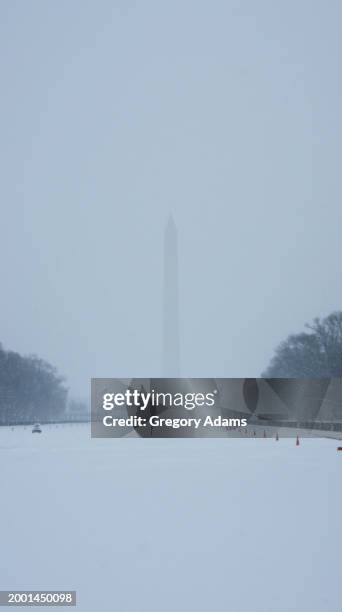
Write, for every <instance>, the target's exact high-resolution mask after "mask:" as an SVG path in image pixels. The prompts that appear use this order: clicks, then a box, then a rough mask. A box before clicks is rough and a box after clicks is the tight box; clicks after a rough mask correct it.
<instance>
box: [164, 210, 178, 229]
mask: <svg viewBox="0 0 342 612" xmlns="http://www.w3.org/2000/svg"><path fill="white" fill-rule="evenodd" d="M166 227H172V228H174V229H176V223H175V219H174V216H173V214H172V213H170V214H169V217H168V220H167V224H166Z"/></svg>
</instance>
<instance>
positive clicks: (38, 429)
mask: <svg viewBox="0 0 342 612" xmlns="http://www.w3.org/2000/svg"><path fill="white" fill-rule="evenodd" d="M32 433H42V430H41V427H40V424H39V423H35V424H34V425H33V427H32Z"/></svg>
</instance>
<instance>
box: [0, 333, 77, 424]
mask: <svg viewBox="0 0 342 612" xmlns="http://www.w3.org/2000/svg"><path fill="white" fill-rule="evenodd" d="M67 393H68V391H67V389H66V387H65V385H64V380H63V378H62V377H61V376H60V375H59V374H58V373H57V371H56V369H55V368H54V367H53V366H52V365H50V364H49V363H48V362H46V361H44V360H43V359H39V357H36V356H35V355H30V356H27V357H23V356H22V355H19V353H15V352H13V351H6V350H4V349H3V347H2V346H1V345H0V423H1V424H12V423H32V422H34V421H53V420H54V419H60V418H61V417H62V415H63V413H64V412H65V409H66V401H67Z"/></svg>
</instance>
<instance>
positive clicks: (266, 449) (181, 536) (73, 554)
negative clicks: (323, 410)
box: [0, 425, 342, 612]
mask: <svg viewBox="0 0 342 612" xmlns="http://www.w3.org/2000/svg"><path fill="white" fill-rule="evenodd" d="M337 444H338V443H337V442H336V440H324V439H321V440H320V439H305V440H302V441H301V444H300V446H299V447H296V446H295V441H294V440H293V439H280V440H279V442H276V441H275V440H274V439H266V440H264V439H251V438H248V439H216V440H215V439H211V440H203V439H197V440H196V439H195V440H184V439H183V440H167V439H164V440H157V439H155V440H142V439H109V440H91V439H90V433H89V425H64V426H61V425H59V426H58V427H56V426H45V427H44V428H43V433H42V434H41V435H39V434H37V435H32V434H31V430H30V429H24V428H15V429H14V431H12V430H11V428H0V455H1V470H0V484H1V488H0V491H1V527H2V529H1V531H2V534H1V566H0V581H1V585H0V588H1V589H6V590H8V589H13V590H14V589H20V590H23V589H32V590H33V589H35V590H45V589H51V590H59V589H76V590H77V597H78V604H77V608H76V609H79V610H80V611H82V612H107V611H113V612H145V611H146V612H157V611H158V612H169V611H170V612H171V611H172V612H175V611H181V612H183V611H184V612H204V611H205V612H209V611H214V612H221V611H222V612H223V611H224V612H227V611H231V612H247V611H252V612H306V611H307V612H323V611H324V612H341V609H342V608H341V606H342V594H341V590H340V582H341V577H342V576H341V574H342V570H341V559H340V556H341V555H340V551H341V536H342V528H341V511H342V487H341V474H342V453H339V452H337V451H336V447H337ZM4 609H5V608H4Z"/></svg>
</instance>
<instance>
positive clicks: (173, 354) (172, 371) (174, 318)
mask: <svg viewBox="0 0 342 612" xmlns="http://www.w3.org/2000/svg"><path fill="white" fill-rule="evenodd" d="M163 283H164V286H163V345H162V359H163V366H162V368H163V369H162V376H163V377H165V378H166V377H171V378H178V377H179V376H180V346H179V344H180V343H179V287H178V235H177V228H176V224H175V222H174V220H173V217H172V215H170V217H169V220H168V222H167V225H166V228H165V236H164V278H163Z"/></svg>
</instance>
